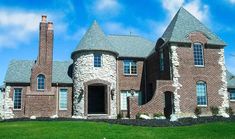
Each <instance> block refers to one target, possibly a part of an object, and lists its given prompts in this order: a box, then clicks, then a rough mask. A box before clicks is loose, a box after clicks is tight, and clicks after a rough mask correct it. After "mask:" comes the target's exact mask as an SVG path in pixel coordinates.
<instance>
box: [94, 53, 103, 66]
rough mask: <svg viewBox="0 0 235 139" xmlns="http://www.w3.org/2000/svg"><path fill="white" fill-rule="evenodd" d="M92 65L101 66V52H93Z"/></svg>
mask: <svg viewBox="0 0 235 139" xmlns="http://www.w3.org/2000/svg"><path fill="white" fill-rule="evenodd" d="M94 67H101V54H94Z"/></svg>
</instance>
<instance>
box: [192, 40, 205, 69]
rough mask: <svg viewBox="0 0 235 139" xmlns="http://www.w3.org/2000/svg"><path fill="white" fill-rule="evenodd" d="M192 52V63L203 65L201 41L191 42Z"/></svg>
mask: <svg viewBox="0 0 235 139" xmlns="http://www.w3.org/2000/svg"><path fill="white" fill-rule="evenodd" d="M193 54H194V65H195V66H204V59H203V57H204V55H203V46H202V44H201V43H194V44H193Z"/></svg>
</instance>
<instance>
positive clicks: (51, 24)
mask: <svg viewBox="0 0 235 139" xmlns="http://www.w3.org/2000/svg"><path fill="white" fill-rule="evenodd" d="M47 28H48V30H53V22H48V24H47Z"/></svg>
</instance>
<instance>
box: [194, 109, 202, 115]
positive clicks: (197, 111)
mask: <svg viewBox="0 0 235 139" xmlns="http://www.w3.org/2000/svg"><path fill="white" fill-rule="evenodd" d="M201 113H202V110H201V108H199V107H196V108H195V110H194V114H195V115H196V116H199V115H200V114H201Z"/></svg>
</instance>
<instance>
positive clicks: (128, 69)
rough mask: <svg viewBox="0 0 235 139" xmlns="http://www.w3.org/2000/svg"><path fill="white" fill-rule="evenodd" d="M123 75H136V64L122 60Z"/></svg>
mask: <svg viewBox="0 0 235 139" xmlns="http://www.w3.org/2000/svg"><path fill="white" fill-rule="evenodd" d="M123 63H124V66H123V67H124V74H125V75H136V74H137V64H136V61H133V60H124V61H123Z"/></svg>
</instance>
